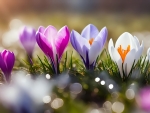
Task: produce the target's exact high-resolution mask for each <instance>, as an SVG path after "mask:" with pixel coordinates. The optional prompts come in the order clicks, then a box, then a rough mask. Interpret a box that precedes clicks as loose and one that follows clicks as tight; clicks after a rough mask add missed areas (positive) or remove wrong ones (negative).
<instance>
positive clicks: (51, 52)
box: [36, 25, 70, 74]
mask: <svg viewBox="0 0 150 113" xmlns="http://www.w3.org/2000/svg"><path fill="white" fill-rule="evenodd" d="M69 36H70V32H69V29H68V27H67V26H64V27H62V28H61V29H60V30H59V31H57V29H56V28H55V27H54V26H51V25H49V26H48V27H47V28H44V27H43V26H41V27H39V29H38V31H37V33H36V41H37V44H38V45H39V47H40V48H41V50H42V51H43V52H44V53H45V55H46V56H47V57H48V58H49V59H50V61H51V64H52V67H53V70H54V71H55V73H56V74H57V72H58V70H59V62H60V59H61V57H62V54H63V52H64V50H65V48H66V47H67V45H68V42H69Z"/></svg>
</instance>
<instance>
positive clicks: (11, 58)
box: [0, 50, 15, 82]
mask: <svg viewBox="0 0 150 113" xmlns="http://www.w3.org/2000/svg"><path fill="white" fill-rule="evenodd" d="M14 62H15V55H14V53H13V52H11V51H9V50H3V51H2V52H0V68H1V70H2V72H3V74H4V78H5V80H6V82H10V77H11V71H12V69H13V66H14Z"/></svg>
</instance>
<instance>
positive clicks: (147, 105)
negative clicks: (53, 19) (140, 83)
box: [136, 86, 150, 113]
mask: <svg viewBox="0 0 150 113" xmlns="http://www.w3.org/2000/svg"><path fill="white" fill-rule="evenodd" d="M136 101H137V103H138V105H139V107H140V108H141V109H143V110H144V111H146V113H149V112H150V87H149V86H148V87H145V88H142V89H141V90H140V91H139V94H138V96H137V98H136Z"/></svg>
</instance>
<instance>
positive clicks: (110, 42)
mask: <svg viewBox="0 0 150 113" xmlns="http://www.w3.org/2000/svg"><path fill="white" fill-rule="evenodd" d="M111 47H114V43H113V40H112V38H111V39H110V40H109V43H108V51H109V54H110V57H111V59H112V60H114V58H113V55H112V53H111Z"/></svg>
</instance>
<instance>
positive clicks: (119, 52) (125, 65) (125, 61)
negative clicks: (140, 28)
mask: <svg viewBox="0 0 150 113" xmlns="http://www.w3.org/2000/svg"><path fill="white" fill-rule="evenodd" d="M108 50H109V54H110V57H111V59H112V60H113V61H114V62H116V63H117V65H118V68H119V71H120V74H121V77H122V78H123V77H127V76H128V75H129V73H130V71H131V68H132V66H133V63H134V65H135V64H136V63H137V61H138V60H139V58H140V56H141V54H142V51H143V42H142V44H141V45H140V43H139V40H138V38H137V37H135V36H134V37H133V36H132V35H131V34H130V33H128V32H125V33H123V34H122V35H121V36H120V37H119V38H118V39H117V41H116V44H115V47H114V44H113V40H112V39H110V40H109V44H108ZM124 75H125V76H124Z"/></svg>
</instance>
